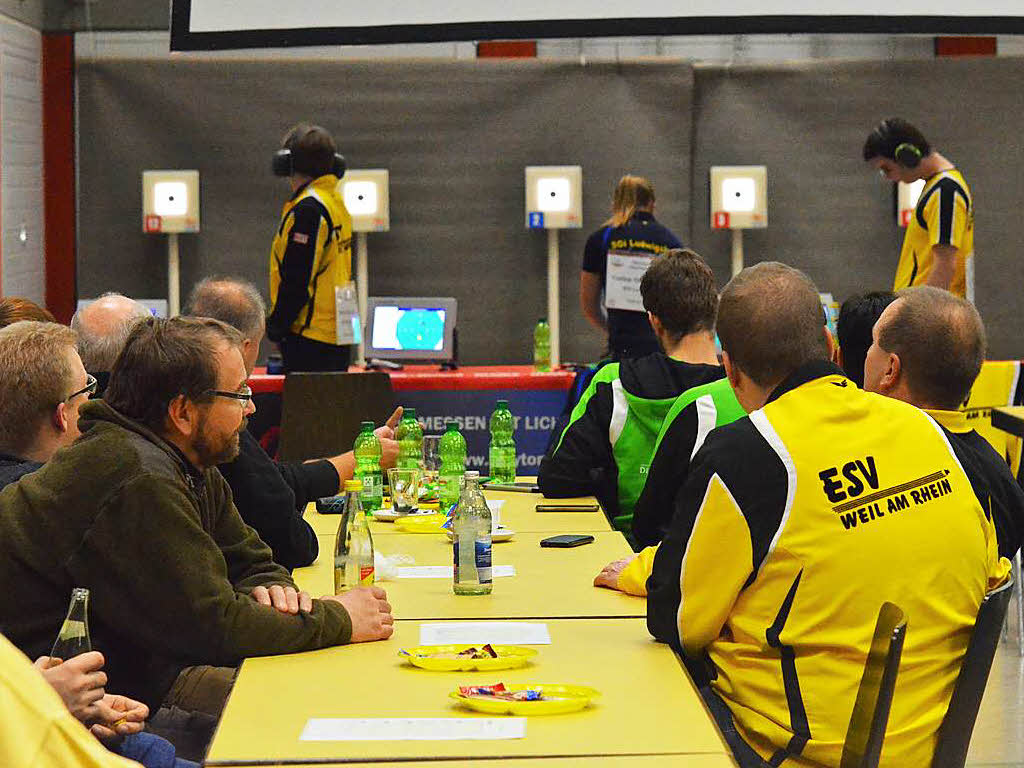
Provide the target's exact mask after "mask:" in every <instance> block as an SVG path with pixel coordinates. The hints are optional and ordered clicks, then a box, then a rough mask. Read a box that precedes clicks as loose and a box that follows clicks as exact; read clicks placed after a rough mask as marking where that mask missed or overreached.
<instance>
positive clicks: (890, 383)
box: [878, 352, 903, 392]
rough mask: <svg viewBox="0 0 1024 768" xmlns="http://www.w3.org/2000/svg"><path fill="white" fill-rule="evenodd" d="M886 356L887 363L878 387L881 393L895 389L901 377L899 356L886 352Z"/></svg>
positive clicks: (901, 363) (901, 365) (901, 366)
mask: <svg viewBox="0 0 1024 768" xmlns="http://www.w3.org/2000/svg"><path fill="white" fill-rule="evenodd" d="M886 355H887V356H888V362H887V363H886V366H885V373H883V374H882V380H881V382H879V386H878V388H879V389H880V390H881V391H882V392H890V391H892V390H894V389H896V387H898V386H899V384H900V377H901V376H902V375H903V361H902V360H900V356H899V355H897V354H895V353H894V352H886Z"/></svg>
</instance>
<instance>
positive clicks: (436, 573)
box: [395, 565, 516, 579]
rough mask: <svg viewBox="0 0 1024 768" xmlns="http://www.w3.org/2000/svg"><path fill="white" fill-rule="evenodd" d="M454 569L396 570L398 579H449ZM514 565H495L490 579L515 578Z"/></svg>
mask: <svg viewBox="0 0 1024 768" xmlns="http://www.w3.org/2000/svg"><path fill="white" fill-rule="evenodd" d="M453 570H454V568H453V567H452V566H450V565H411V566H407V567H403V568H396V569H395V571H396V572H397V573H396V576H397V578H399V579H450V578H452V577H453V576H454V573H453ZM515 575H516V568H515V566H514V565H495V566H492V567H491V578H494V579H497V578H501V577H503V576H515Z"/></svg>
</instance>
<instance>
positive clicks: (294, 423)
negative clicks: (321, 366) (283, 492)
mask: <svg viewBox="0 0 1024 768" xmlns="http://www.w3.org/2000/svg"><path fill="white" fill-rule="evenodd" d="M394 402H395V396H394V393H393V392H392V391H391V377H389V376H388V374H386V373H289V374H288V375H287V376H286V377H285V380H284V391H283V393H282V405H281V442H280V445H279V448H278V458H280V459H282V460H286V461H304V460H306V459H315V458H319V457H323V456H335V455H337V454H339V453H344V452H345V451H350V450H352V443H353V442H354V441H355V439H356V435H358V434H359V424H360V422H363V421H373V422H375V423H376V424H378V425H380V424H383V423H384V422H385V421H386V420H387V418H388V417H389V416H390V415H391V412H392V411H393V410H394Z"/></svg>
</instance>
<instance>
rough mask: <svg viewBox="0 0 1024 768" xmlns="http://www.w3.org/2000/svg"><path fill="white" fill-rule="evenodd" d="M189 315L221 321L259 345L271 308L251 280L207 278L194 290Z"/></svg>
mask: <svg viewBox="0 0 1024 768" xmlns="http://www.w3.org/2000/svg"><path fill="white" fill-rule="evenodd" d="M185 313H186V314H188V315H193V316H195V317H212V318H214V319H215V320H220V321H221V322H222V323H227V324H228V325H230V326H233V327H235V328H237V329H238V330H239V331H241V332H242V335H243V336H244V337H245V338H247V339H249V340H250V341H252V342H255V343H257V344H258V343H259V341H260V339H261V338H262V337H263V328H264V322H265V318H266V314H267V307H266V304H265V303H264V301H263V297H262V296H261V295H260V292H259V290H257V288H256V286H255V285H253V284H252V283H250V282H249V281H248V280H243V279H242V278H239V277H207V278H204V279H203V280H200V281H199V282H198V283H196V286H195V288H193V289H192V293H191V294H190V295H189V297H188V303H187V304H186V307H185Z"/></svg>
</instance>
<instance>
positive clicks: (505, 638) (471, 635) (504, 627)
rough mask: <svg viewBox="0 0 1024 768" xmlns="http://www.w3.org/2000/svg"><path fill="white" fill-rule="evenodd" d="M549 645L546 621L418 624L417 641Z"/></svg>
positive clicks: (431, 642) (426, 642) (451, 643)
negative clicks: (418, 638)
mask: <svg viewBox="0 0 1024 768" xmlns="http://www.w3.org/2000/svg"><path fill="white" fill-rule="evenodd" d="M477 643H491V644H494V645H551V633H550V632H548V625H547V624H534V623H528V622H523V621H450V622H445V623H444V624H438V623H426V624H420V645H475V644H477Z"/></svg>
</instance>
